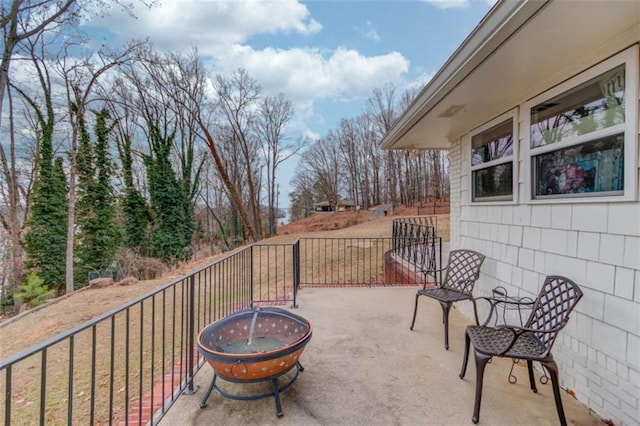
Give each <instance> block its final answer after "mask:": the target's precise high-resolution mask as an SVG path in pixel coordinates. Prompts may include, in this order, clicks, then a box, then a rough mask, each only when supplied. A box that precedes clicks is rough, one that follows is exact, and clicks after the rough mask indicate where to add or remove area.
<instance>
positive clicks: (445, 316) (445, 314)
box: [440, 302, 451, 350]
mask: <svg viewBox="0 0 640 426" xmlns="http://www.w3.org/2000/svg"><path fill="white" fill-rule="evenodd" d="M440 306H442V322H443V323H444V348H445V349H446V350H449V311H450V310H451V302H440Z"/></svg>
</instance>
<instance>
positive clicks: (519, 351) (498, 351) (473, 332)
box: [467, 325, 547, 360]
mask: <svg viewBox="0 0 640 426" xmlns="http://www.w3.org/2000/svg"><path fill="white" fill-rule="evenodd" d="M467 335H468V336H469V338H470V339H471V341H472V342H473V346H474V347H475V348H476V350H477V351H478V352H481V353H483V354H485V355H489V356H498V355H499V356H505V357H511V358H519V359H533V360H539V359H543V358H545V357H546V353H547V348H546V347H545V346H544V345H543V344H542V343H541V342H540V341H539V340H538V339H537V338H536V337H535V336H534V335H533V333H529V332H525V333H522V334H520V335H519V336H518V337H517V339H516V341H515V343H514V344H513V346H512V347H511V349H509V351H508V352H507V353H505V354H502V352H503V351H504V350H505V349H506V348H507V347H508V346H509V344H511V340H512V339H513V333H512V332H511V331H509V329H506V328H493V327H483V326H479V325H470V326H468V327H467Z"/></svg>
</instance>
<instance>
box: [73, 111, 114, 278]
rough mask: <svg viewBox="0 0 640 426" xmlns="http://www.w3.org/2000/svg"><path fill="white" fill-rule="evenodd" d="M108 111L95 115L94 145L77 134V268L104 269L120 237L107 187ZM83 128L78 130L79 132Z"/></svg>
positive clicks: (108, 183) (111, 194)
mask: <svg viewBox="0 0 640 426" xmlns="http://www.w3.org/2000/svg"><path fill="white" fill-rule="evenodd" d="M108 122H109V113H108V112H107V111H106V110H102V111H100V112H98V113H97V116H96V127H95V134H96V144H95V148H92V147H91V144H90V143H88V144H87V141H86V140H84V139H85V138H84V137H81V143H80V149H79V153H78V154H79V155H78V176H79V179H78V186H79V195H80V199H79V202H78V205H79V210H78V218H77V223H78V228H79V230H80V235H79V238H78V251H77V257H78V259H79V260H80V265H79V266H80V267H79V268H78V271H79V272H81V273H82V274H83V277H84V276H86V275H84V274H86V273H87V272H88V271H91V270H103V269H107V268H109V267H110V266H111V264H112V263H113V260H114V258H115V252H116V249H117V247H118V244H119V241H120V232H119V231H120V230H119V227H118V224H117V221H116V211H115V197H114V195H113V188H112V187H111V176H112V174H113V170H112V165H111V158H110V155H109V134H110V131H111V129H110V126H109V123H108ZM82 133H84V132H81V134H82Z"/></svg>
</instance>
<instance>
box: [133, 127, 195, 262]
mask: <svg viewBox="0 0 640 426" xmlns="http://www.w3.org/2000/svg"><path fill="white" fill-rule="evenodd" d="M174 137H175V133H174V134H171V135H166V136H164V135H162V134H161V132H160V130H159V129H158V128H157V127H156V126H155V125H153V124H151V123H150V124H149V139H150V142H151V146H152V150H153V156H146V157H145V163H146V166H147V176H148V179H149V194H150V198H151V208H152V212H153V228H152V233H151V241H150V251H151V255H152V256H154V257H158V258H161V259H162V260H163V261H165V262H169V263H173V262H175V261H177V260H183V259H186V258H188V257H189V251H188V249H189V247H190V244H191V234H192V233H193V229H194V228H195V227H194V225H193V220H192V218H190V217H189V214H188V213H187V212H189V211H190V208H191V207H190V205H189V204H190V203H189V197H188V194H187V193H186V191H185V188H184V185H183V184H182V183H181V182H180V181H179V180H178V179H177V178H176V174H175V172H174V170H173V167H172V165H171V159H170V155H171V147H172V145H173V139H174Z"/></svg>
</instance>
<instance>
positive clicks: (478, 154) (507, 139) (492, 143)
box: [471, 119, 513, 166]
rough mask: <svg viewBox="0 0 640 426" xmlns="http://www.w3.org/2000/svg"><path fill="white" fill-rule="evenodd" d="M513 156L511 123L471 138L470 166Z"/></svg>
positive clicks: (508, 121)
mask: <svg viewBox="0 0 640 426" xmlns="http://www.w3.org/2000/svg"><path fill="white" fill-rule="evenodd" d="M510 155H513V121H512V120H511V119H509V120H507V121H505V122H503V123H500V124H498V125H497V126H494V127H492V128H490V129H488V130H485V131H484V132H482V133H478V134H477V135H475V136H473V137H472V138H471V165H472V166H476V165H478V164H482V163H488V162H489V161H493V160H497V159H499V158H504V157H508V156H510Z"/></svg>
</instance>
